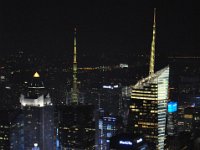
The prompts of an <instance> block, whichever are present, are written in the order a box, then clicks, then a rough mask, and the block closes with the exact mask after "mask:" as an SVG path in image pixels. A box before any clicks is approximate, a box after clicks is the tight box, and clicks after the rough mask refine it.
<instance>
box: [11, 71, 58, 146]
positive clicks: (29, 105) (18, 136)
mask: <svg viewBox="0 0 200 150" xmlns="http://www.w3.org/2000/svg"><path fill="white" fill-rule="evenodd" d="M20 103H21V110H20V112H19V114H17V116H16V118H15V119H14V120H13V121H12V124H11V144H10V147H11V149H13V150H18V149H20V150H31V149H32V148H33V147H34V145H38V147H39V148H40V149H48V150H53V149H54V147H55V142H54V141H55V139H54V116H53V115H54V109H53V106H52V104H51V98H50V96H49V94H48V92H47V91H46V90H45V87H44V85H43V82H42V81H41V79H40V75H39V74H38V73H37V72H36V73H35V74H34V76H33V80H32V82H31V83H30V86H29V87H28V89H27V91H26V92H24V93H23V94H21V97H20Z"/></svg>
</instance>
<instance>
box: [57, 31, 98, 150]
mask: <svg viewBox="0 0 200 150" xmlns="http://www.w3.org/2000/svg"><path fill="white" fill-rule="evenodd" d="M73 54H74V55H73V78H72V89H71V91H70V92H68V93H67V100H66V105H65V104H62V105H58V106H56V109H55V120H56V121H55V122H56V137H57V145H58V147H59V148H60V149H66V150H68V149H77V150H78V149H85V150H86V149H88V150H90V149H94V145H95V120H94V106H93V105H86V104H85V103H84V102H83V101H82V97H81V93H80V92H79V90H78V86H77V56H76V55H77V50H76V28H75V30H74V53H73Z"/></svg>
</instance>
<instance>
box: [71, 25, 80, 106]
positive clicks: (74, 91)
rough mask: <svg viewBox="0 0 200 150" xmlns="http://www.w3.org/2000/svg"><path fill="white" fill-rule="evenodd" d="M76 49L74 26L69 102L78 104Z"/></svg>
mask: <svg viewBox="0 0 200 150" xmlns="http://www.w3.org/2000/svg"><path fill="white" fill-rule="evenodd" d="M76 55H77V51H76V28H74V59H73V89H72V101H71V104H78V90H77V56H76Z"/></svg>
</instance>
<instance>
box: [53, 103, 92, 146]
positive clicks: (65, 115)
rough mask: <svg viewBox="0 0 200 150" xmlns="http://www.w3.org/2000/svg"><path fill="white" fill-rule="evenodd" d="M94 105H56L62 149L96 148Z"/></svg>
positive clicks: (59, 139) (58, 132) (59, 140)
mask: <svg viewBox="0 0 200 150" xmlns="http://www.w3.org/2000/svg"><path fill="white" fill-rule="evenodd" d="M93 107H94V106H93V105H60V106H57V107H56V113H57V115H56V116H57V118H56V120H58V121H56V122H57V134H58V135H57V136H58V142H59V148H60V149H84V150H87V149H88V150H90V149H94V144H95V141H94V140H95V122H94V115H93V110H94V108H93Z"/></svg>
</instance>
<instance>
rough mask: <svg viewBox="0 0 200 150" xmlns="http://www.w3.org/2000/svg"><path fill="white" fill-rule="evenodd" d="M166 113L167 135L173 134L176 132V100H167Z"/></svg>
mask: <svg viewBox="0 0 200 150" xmlns="http://www.w3.org/2000/svg"><path fill="white" fill-rule="evenodd" d="M167 108H168V109H167V110H168V111H167V112H168V113H167V135H170V136H173V135H174V134H175V133H176V130H177V129H176V123H177V109H178V107H177V102H173V101H170V102H168V107H167Z"/></svg>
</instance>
